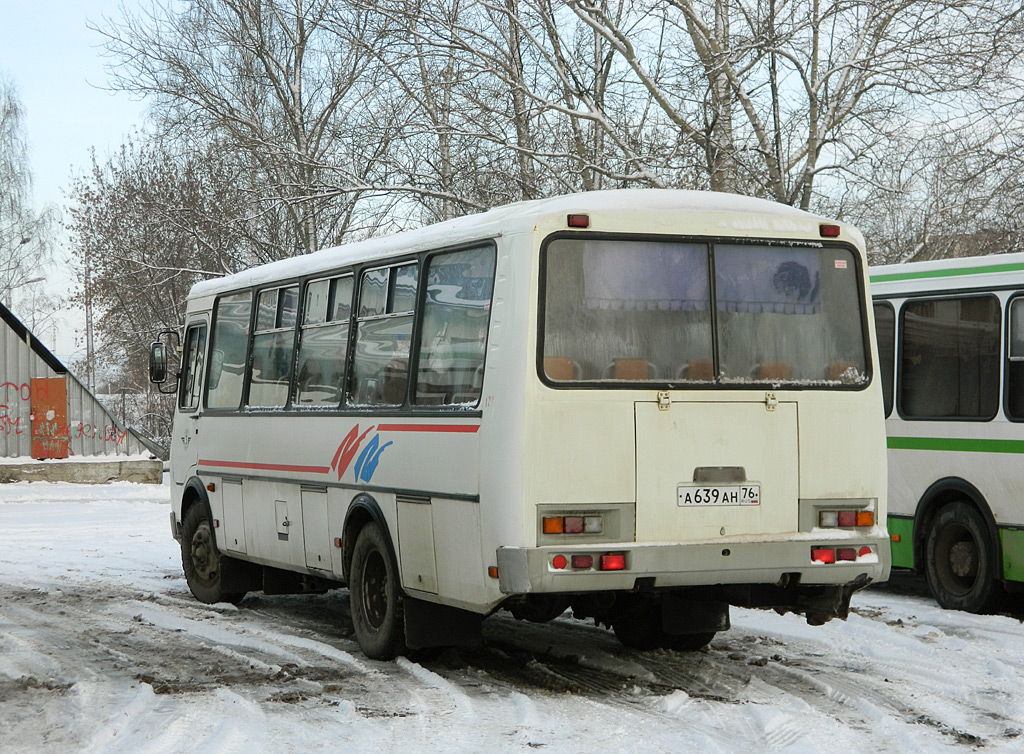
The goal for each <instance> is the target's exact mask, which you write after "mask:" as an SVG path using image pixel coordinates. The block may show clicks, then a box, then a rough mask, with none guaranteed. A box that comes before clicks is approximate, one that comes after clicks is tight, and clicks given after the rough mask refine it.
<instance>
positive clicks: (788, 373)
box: [541, 238, 867, 386]
mask: <svg viewBox="0 0 1024 754" xmlns="http://www.w3.org/2000/svg"><path fill="white" fill-rule="evenodd" d="M545 259H546V263H545V291H544V333H543V354H542V359H543V361H542V365H541V369H542V372H543V374H544V376H545V378H546V379H547V380H548V381H550V382H553V383H573V382H582V383H636V382H649V383H657V384H668V385H672V384H676V383H681V384H692V385H695V386H696V385H701V384H705V385H707V384H745V383H770V384H778V383H789V384H814V385H844V384H845V385H851V384H852V385H863V384H866V382H867V376H866V373H867V368H866V364H867V361H866V356H865V353H866V350H865V338H864V332H863V325H862V321H863V317H862V314H861V303H860V302H861V295H860V285H859V282H858V280H859V278H858V272H857V270H858V267H857V264H856V261H855V259H854V257H853V254H852V252H850V251H848V250H847V249H846V248H841V247H829V248H793V247H784V246H764V245H756V244H717V245H709V244H699V243H682V242H674V241H652V240H628V239H627V240H618V239H616V240H608V239H600V240H592V239H587V240H581V239H569V238H560V239H556V240H554V241H552V242H551V243H550V244H549V245H548V247H547V253H546V257H545Z"/></svg>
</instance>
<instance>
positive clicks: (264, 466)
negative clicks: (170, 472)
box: [199, 459, 330, 474]
mask: <svg viewBox="0 0 1024 754" xmlns="http://www.w3.org/2000/svg"><path fill="white" fill-rule="evenodd" d="M199 465H200V466H219V467H221V468H226V469H257V470H259V471H293V472H296V473H300V474H326V473H327V472H328V471H330V469H329V468H328V467H327V466H291V465H289V464H283V463H246V462H245V461H208V460H202V459H201V460H200V461H199Z"/></svg>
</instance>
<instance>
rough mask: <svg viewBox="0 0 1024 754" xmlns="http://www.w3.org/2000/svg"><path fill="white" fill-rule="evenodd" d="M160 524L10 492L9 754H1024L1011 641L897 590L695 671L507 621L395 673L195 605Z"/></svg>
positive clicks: (336, 619)
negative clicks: (460, 647) (843, 616)
mask: <svg viewBox="0 0 1024 754" xmlns="http://www.w3.org/2000/svg"><path fill="white" fill-rule="evenodd" d="M168 511H169V502H168V490H167V488H166V487H163V486H155V485H148V486H147V485H135V484H126V483H121V484H111V485H102V486H86V485H72V484H51V483H44V482H36V483H31V484H28V483H17V484H8V485H0V752H3V754H9V753H10V754H23V753H25V752H103V753H104V754H107V753H108V752H125V753H126V754H128V753H130V754H157V753H163V752H166V753H168V754H173V753H175V752H191V753H193V754H213V753H214V752H217V753H220V752H225V753H226V752H239V753H242V752H246V753H257V754H258V753H259V752H268V753H272V754H285V753H286V752H363V751H366V752H371V751H372V752H399V751H400V752H403V754H409V753H412V752H434V751H437V752H472V753H473V754H476V752H481V751H487V752H527V751H547V752H593V751H602V752H616V753H617V754H618V753H619V752H645V753H647V752H672V753H673V754H681V753H684V752H686V753H688V752H729V754H732V753H733V752H762V751H778V752H822V751H835V752H901V753H902V752H934V751H972V750H981V749H984V751H986V752H1018V751H1024V694H1022V689H1024V627H1022V626H1021V622H1020V620H1018V619H1017V618H1015V617H1011V616H1008V615H995V616H974V615H967V614H964V613H956V612H947V611H943V610H940V609H938V607H936V606H935V605H934V603H932V602H931V600H930V599H929V598H928V597H927V596H926V595H924V594H921V593H920V590H919V588H914V587H916V586H917V585H916V582H915V581H914V580H913V579H909V578H906V577H903V578H902V579H897V582H899V583H897V585H896V586H886V587H872V588H870V589H868V590H866V591H862V592H861V593H859V594H858V595H857V596H856V597H855V598H854V613H853V614H852V615H851V616H850V619H849V620H848V621H846V622H841V621H833V622H831V623H829V624H827V625H825V626H821V627H809V626H807V625H806V624H805V623H804V622H803V621H802V620H801V619H800V618H798V617H796V616H778V615H776V614H774V613H771V612H765V611H751V610H734V611H733V616H732V617H733V628H732V630H730V631H728V632H725V633H722V634H719V635H718V637H716V639H715V641H713V642H712V644H711V646H710V647H709V648H708V649H707V650H705V651H702V652H696V653H676V652H669V651H656V652H649V653H642V652H636V651H632V650H625V649H623V648H622V647H621V646H620V645H619V644H618V642H617V641H616V640H615V638H614V636H613V635H612V634H611V633H610V632H608V631H606V630H604V629H598V628H595V627H594V626H592V625H589V624H585V623H581V622H577V621H573V620H572V619H571V618H568V617H566V618H563V619H560V620H558V621H555V622H554V623H551V624H545V625H536V624H528V623H520V622H517V621H515V620H514V619H512V618H511V617H510V616H507V615H503V614H499V615H497V616H493V617H492V618H489V619H488V620H487V621H486V622H485V638H486V643H485V645H484V646H483V647H482V648H480V649H478V650H474V651H471V652H467V651H460V652H454V651H448V652H444V653H440V654H433V655H429V656H424V657H417V658H414V659H405V658H401V659H399V660H398V661H396V662H393V663H383V662H375V661H371V660H367V659H366V658H365V657H364V656H363V655H362V654H361V653H360V652H359V649H358V647H357V645H356V643H355V640H354V639H353V637H352V635H351V634H352V625H351V620H350V618H349V611H348V594H347V592H346V591H344V590H341V591H338V592H334V593H330V594H327V595H322V596H303V597H265V596H262V595H255V596H250V597H248V598H247V599H246V600H245V601H244V602H242V604H241V605H240V606H239V607H237V608H236V607H232V606H229V605H216V606H212V607H211V606H207V605H202V604H200V603H198V602H196V601H195V600H194V599H192V597H191V595H190V594H189V592H188V588H187V587H186V585H185V581H184V578H183V577H182V574H181V566H180V562H179V555H178V550H177V545H176V543H175V542H174V541H173V540H172V539H171V537H170V527H169V525H168ZM900 583H901V584H902V586H901V585H900Z"/></svg>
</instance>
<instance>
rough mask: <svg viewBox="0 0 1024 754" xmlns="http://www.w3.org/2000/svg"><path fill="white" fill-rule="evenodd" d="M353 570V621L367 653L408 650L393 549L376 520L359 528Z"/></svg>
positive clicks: (387, 655) (383, 656)
mask: <svg viewBox="0 0 1024 754" xmlns="http://www.w3.org/2000/svg"><path fill="white" fill-rule="evenodd" d="M350 571H351V579H350V580H349V594H350V600H351V608H352V625H353V627H354V628H355V632H356V640H357V641H358V642H359V646H360V648H361V649H362V650H363V653H364V654H365V655H366V656H367V657H370V658H372V659H374V660H393V659H395V657H397V656H398V655H401V654H405V653H406V652H407V651H408V650H407V648H406V644H405V612H404V605H403V595H402V589H401V585H400V584H399V580H398V574H397V573H395V563H394V560H393V559H392V557H391V549H390V548H389V547H388V543H387V540H386V539H385V537H384V534H383V533H382V532H381V530H380V527H379V526H377V524H376V523H373V522H371V523H368V524H367V525H366V526H364V527H363V529H362V530H361V531H360V532H359V536H358V537H357V538H356V545H355V547H354V548H353V550H352V566H351V569H350Z"/></svg>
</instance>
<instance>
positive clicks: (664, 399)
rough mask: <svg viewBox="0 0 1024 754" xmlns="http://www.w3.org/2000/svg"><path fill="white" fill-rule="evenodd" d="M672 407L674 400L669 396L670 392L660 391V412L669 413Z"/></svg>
mask: <svg viewBox="0 0 1024 754" xmlns="http://www.w3.org/2000/svg"><path fill="white" fill-rule="evenodd" d="M671 407H672V399H671V396H669V393H668V390H659V391H658V410H659V411H668V410H669V409H670V408H671Z"/></svg>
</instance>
